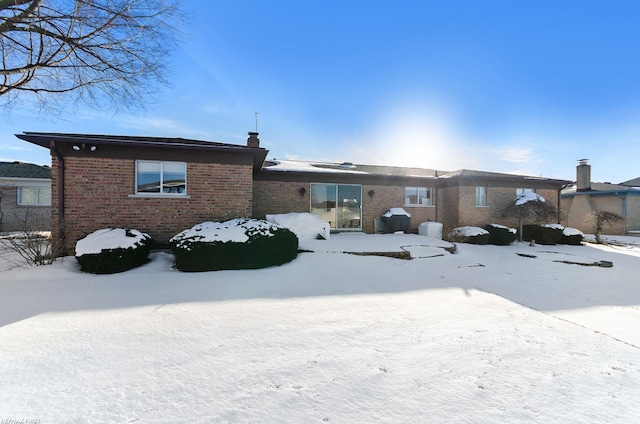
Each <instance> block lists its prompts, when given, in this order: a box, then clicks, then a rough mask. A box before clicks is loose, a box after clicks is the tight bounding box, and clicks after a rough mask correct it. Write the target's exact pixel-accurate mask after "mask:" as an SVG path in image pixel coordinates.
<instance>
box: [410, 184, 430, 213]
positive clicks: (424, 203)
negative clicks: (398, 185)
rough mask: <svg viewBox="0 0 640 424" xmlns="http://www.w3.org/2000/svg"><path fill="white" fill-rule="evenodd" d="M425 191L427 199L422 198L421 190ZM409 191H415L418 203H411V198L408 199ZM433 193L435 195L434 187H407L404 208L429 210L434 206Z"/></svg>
mask: <svg viewBox="0 0 640 424" xmlns="http://www.w3.org/2000/svg"><path fill="white" fill-rule="evenodd" d="M421 189H422V190H425V193H426V195H425V197H420V190H421ZM407 190H415V196H416V201H417V203H411V200H410V199H411V198H410V197H407ZM433 193H435V191H434V189H433V187H405V188H404V206H409V207H412V208H415V207H418V208H429V207H433V206H434V201H433Z"/></svg>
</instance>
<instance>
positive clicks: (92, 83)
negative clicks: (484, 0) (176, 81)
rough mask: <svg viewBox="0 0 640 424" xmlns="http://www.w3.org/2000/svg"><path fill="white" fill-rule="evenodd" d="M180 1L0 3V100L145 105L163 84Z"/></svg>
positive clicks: (1, 0) (51, 105) (47, 104)
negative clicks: (26, 98) (71, 100)
mask: <svg viewBox="0 0 640 424" xmlns="http://www.w3.org/2000/svg"><path fill="white" fill-rule="evenodd" d="M179 1H180V0H0V59H1V60H2V63H1V67H0V96H1V97H0V99H2V100H3V101H5V102H6V105H8V107H11V105H13V103H14V102H15V101H17V100H19V99H22V98H23V97H24V96H25V95H26V94H27V93H30V94H31V95H33V96H35V98H36V99H37V100H38V102H39V103H38V104H39V105H40V106H41V107H45V108H50V109H54V108H55V106H56V105H57V104H58V103H59V102H60V101H62V99H64V100H68V99H73V100H75V101H78V100H79V101H83V102H85V103H88V104H93V105H95V104H96V103H97V104H108V105H109V106H111V107H112V108H114V109H116V110H121V109H131V108H134V107H138V106H142V105H143V104H144V102H145V101H149V100H152V99H153V97H154V96H153V95H154V93H155V92H156V88H157V86H158V84H165V83H167V79H166V70H167V69H166V68H167V66H168V65H167V58H168V55H169V53H170V51H171V50H172V49H173V48H174V47H175V46H176V45H177V39H178V37H177V36H178V28H179V26H180V24H181V23H182V22H184V16H183V14H182V13H181V11H180V8H179Z"/></svg>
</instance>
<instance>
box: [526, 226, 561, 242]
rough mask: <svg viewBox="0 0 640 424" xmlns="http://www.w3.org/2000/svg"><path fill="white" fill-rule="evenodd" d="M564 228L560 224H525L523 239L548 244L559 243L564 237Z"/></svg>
mask: <svg viewBox="0 0 640 424" xmlns="http://www.w3.org/2000/svg"><path fill="white" fill-rule="evenodd" d="M562 230H564V227H563V226H562V225H560V224H547V225H523V226H522V239H523V240H524V241H532V240H535V242H536V243H539V244H546V245H553V244H558V243H559V242H560V239H561V238H562Z"/></svg>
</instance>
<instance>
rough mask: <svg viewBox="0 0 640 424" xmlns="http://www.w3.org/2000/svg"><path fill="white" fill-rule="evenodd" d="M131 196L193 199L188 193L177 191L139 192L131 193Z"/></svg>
mask: <svg viewBox="0 0 640 424" xmlns="http://www.w3.org/2000/svg"><path fill="white" fill-rule="evenodd" d="M127 197H130V198H133V199H135V198H150V199H191V196H189V195H187V194H175V193H139V194H129V195H127Z"/></svg>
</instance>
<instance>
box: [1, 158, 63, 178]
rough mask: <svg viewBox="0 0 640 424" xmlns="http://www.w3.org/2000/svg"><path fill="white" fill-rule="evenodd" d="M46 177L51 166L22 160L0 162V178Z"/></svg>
mask: <svg viewBox="0 0 640 424" xmlns="http://www.w3.org/2000/svg"><path fill="white" fill-rule="evenodd" d="M2 177H4V178H48V179H51V168H49V167H48V166H43V165H36V164H33V163H24V162H0V178H2Z"/></svg>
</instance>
